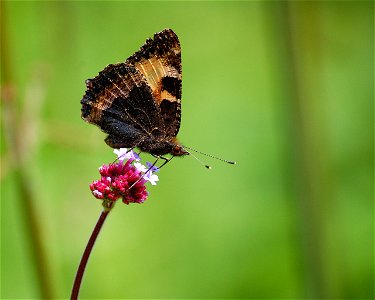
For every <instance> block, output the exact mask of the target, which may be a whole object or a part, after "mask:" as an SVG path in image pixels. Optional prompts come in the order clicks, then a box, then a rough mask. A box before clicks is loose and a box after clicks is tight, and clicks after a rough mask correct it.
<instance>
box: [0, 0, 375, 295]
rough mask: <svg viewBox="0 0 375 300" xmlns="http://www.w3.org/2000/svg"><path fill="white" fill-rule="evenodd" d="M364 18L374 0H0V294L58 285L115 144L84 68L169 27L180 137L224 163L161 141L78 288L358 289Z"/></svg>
mask: <svg viewBox="0 0 375 300" xmlns="http://www.w3.org/2000/svg"><path fill="white" fill-rule="evenodd" d="M373 21H374V5H373V3H372V1H368V2H366V1H348V2H336V1H332V2H329V1H316V2H297V1H296V2H283V1H279V2H277V1H276V2H268V1H266V2H260V1H251V2H246V1H244V2H229V1H228V2H214V1H212V2H211V1H210V2H117V1H113V2H94V1H92V2H85V1H83V2H71V1H66V2H62V1H61V2H33V1H30V2H8V1H5V2H4V1H2V2H1V39H2V40H1V42H2V44H1V62H2V65H1V82H2V86H1V87H2V104H1V110H2V116H1V120H2V130H1V133H2V136H1V145H2V149H1V297H2V298H3V299H4V298H41V297H52V298H67V297H69V295H70V290H71V287H72V282H73V279H74V276H75V272H76V269H77V266H78V263H79V260H80V258H81V255H82V252H83V250H84V247H85V245H86V243H87V240H88V238H89V235H90V233H91V230H92V228H93V226H94V224H95V222H96V220H97V218H98V216H99V214H100V211H101V203H100V201H98V200H96V199H95V198H94V197H93V196H92V195H91V193H90V190H89V188H88V186H89V184H90V183H91V181H93V180H95V179H98V178H99V173H98V171H97V168H98V167H99V166H100V165H101V164H103V163H109V162H111V161H113V159H114V157H115V156H114V155H113V153H112V150H111V149H110V148H108V147H107V146H106V145H105V143H104V142H103V139H104V137H105V135H104V134H103V133H102V132H100V130H98V128H96V127H94V126H92V125H89V124H87V123H85V122H83V121H82V120H81V118H80V103H79V101H80V99H81V98H82V95H83V94H84V92H85V84H84V81H85V80H86V79H87V78H92V77H94V76H96V74H97V73H98V72H99V71H100V70H102V69H103V68H104V67H105V66H106V65H107V64H110V63H116V62H121V61H124V60H125V59H126V58H127V57H128V56H130V55H131V54H132V53H133V52H135V51H136V50H138V49H139V47H140V46H141V45H142V44H143V43H144V41H145V39H146V38H148V37H150V36H152V35H153V34H154V33H155V32H157V31H160V30H162V29H163V28H166V27H169V28H172V29H173V30H174V31H175V32H176V33H177V34H178V36H179V38H180V42H181V47H182V60H183V96H182V100H183V104H182V125H181V129H180V134H179V139H180V141H181V142H182V143H184V144H185V145H187V146H191V147H193V148H196V149H199V150H201V151H204V152H207V153H210V154H214V155H218V156H220V157H223V158H226V159H233V160H236V161H237V163H238V164H237V165H236V166H231V165H226V164H224V163H221V162H219V161H212V160H211V159H209V158H206V157H201V158H202V159H203V160H204V161H205V162H207V163H209V164H210V165H212V166H213V169H212V170H211V171H207V170H206V169H205V168H203V167H202V166H200V165H199V164H198V163H197V162H196V161H195V160H194V159H193V158H192V157H186V158H183V159H178V158H175V159H174V160H173V161H172V162H171V163H170V164H168V165H167V166H166V167H165V168H163V169H162V171H161V173H160V174H159V175H160V182H159V184H158V186H156V187H150V188H149V191H150V192H151V194H150V196H149V198H148V200H147V201H146V203H145V204H143V205H134V204H133V205H129V206H126V205H123V204H121V203H118V204H117V205H116V207H115V209H114V210H113V211H112V212H111V214H110V216H109V218H108V220H107V221H106V224H105V225H104V228H103V231H102V233H101V235H100V237H99V239H98V241H97V244H96V245H95V248H94V251H93V253H92V256H91V258H90V261H89V264H88V268H87V270H86V274H85V277H84V279H83V285H82V289H81V294H80V295H81V297H82V298H274V299H276V298H279V299H281V298H283V299H287V298H288V299H290V298H294V299H296V298H298V299H303V298H310V299H311V298H342V299H343V298H353V299H354V298H362V299H365V298H369V299H370V298H373V296H374V292H373V283H374V232H373V230H374V226H373V225H374V223H373V221H374V220H373V217H374V210H373V182H374V181H373V111H374V110H373V96H374V95H373V85H374V70H373V67H374V60H373V58H374V53H373V45H374V31H373ZM144 157H145V158H148V159H150V158H149V157H148V156H147V155H144Z"/></svg>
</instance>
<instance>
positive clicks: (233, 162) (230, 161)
mask: <svg viewBox="0 0 375 300" xmlns="http://www.w3.org/2000/svg"><path fill="white" fill-rule="evenodd" d="M184 149H189V150H192V151H194V152H196V153H199V154H202V155H205V156H208V157H211V158H214V159H217V160H220V161H222V162H225V163H227V164H231V165H235V164H236V162H235V161H232V160H226V159H223V158H220V157H217V156H213V155H210V154H207V153H203V152H201V151H198V150H195V149H193V148H190V147H187V146H184ZM189 154H191V152H189ZM191 155H192V154H191ZM192 156H193V157H195V156H194V155H192ZM195 158H196V157H195ZM196 159H197V160H198V158H196ZM206 167H207V166H206Z"/></svg>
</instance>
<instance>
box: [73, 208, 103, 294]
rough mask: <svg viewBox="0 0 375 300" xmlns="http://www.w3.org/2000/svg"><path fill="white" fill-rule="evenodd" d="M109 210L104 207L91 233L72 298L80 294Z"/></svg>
mask: <svg viewBox="0 0 375 300" xmlns="http://www.w3.org/2000/svg"><path fill="white" fill-rule="evenodd" d="M109 212H110V208H107V209H106V208H104V210H103V211H102V213H101V214H100V217H99V220H98V222H97V223H96V225H95V228H94V230H93V232H92V233H91V236H90V239H89V241H88V243H87V245H86V248H85V251H84V252H83V255H82V258H81V262H80V263H79V266H78V270H77V274H76V277H75V279H74V284H73V289H72V294H71V296H70V299H71V300H75V299H78V294H79V290H80V287H81V282H82V278H83V274H84V272H85V268H86V265H87V261H88V260H89V257H90V254H91V251H92V249H93V247H94V244H95V241H96V239H97V237H98V235H99V232H100V230H101V229H102V226H103V224H104V221H105V219H106V218H107V216H108V214H109Z"/></svg>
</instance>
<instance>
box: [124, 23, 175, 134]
mask: <svg viewBox="0 0 375 300" xmlns="http://www.w3.org/2000/svg"><path fill="white" fill-rule="evenodd" d="M126 63H127V64H131V65H133V66H134V67H135V68H136V69H137V70H138V71H139V72H140V73H141V74H142V75H143V77H144V78H145V80H146V81H147V83H148V84H149V86H150V88H151V91H152V95H153V97H154V98H155V99H156V103H157V105H158V106H159V108H160V114H161V117H162V122H163V125H164V132H163V133H164V136H165V137H167V138H168V137H175V136H176V135H177V133H178V131H179V128H180V122H181V89H182V73H181V47H180V42H179V40H178V37H177V35H176V34H175V33H174V32H173V31H172V30H171V29H164V30H163V31H161V32H158V33H155V34H154V37H153V39H151V38H149V39H147V40H146V42H145V44H144V45H143V46H142V47H141V48H140V50H139V51H137V52H136V53H134V54H133V55H132V56H130V57H129V58H128V59H127V60H126Z"/></svg>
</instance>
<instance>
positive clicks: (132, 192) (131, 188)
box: [90, 159, 148, 204]
mask: <svg viewBox="0 0 375 300" xmlns="http://www.w3.org/2000/svg"><path fill="white" fill-rule="evenodd" d="M132 162H133V159H128V160H127V161H126V163H124V162H123V161H118V162H116V163H113V164H110V165H102V166H101V167H100V168H99V173H100V175H101V179H99V180H96V181H94V182H93V183H92V184H91V185H90V189H91V191H92V194H93V195H94V197H95V198H97V199H101V200H111V201H116V200H118V199H119V198H122V201H123V202H124V203H125V204H130V203H143V202H144V201H145V200H146V198H147V196H148V193H147V191H146V186H145V183H146V182H147V181H146V180H145V179H144V178H143V177H142V173H141V172H140V171H139V170H137V168H136V167H134V166H133V165H132Z"/></svg>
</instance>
